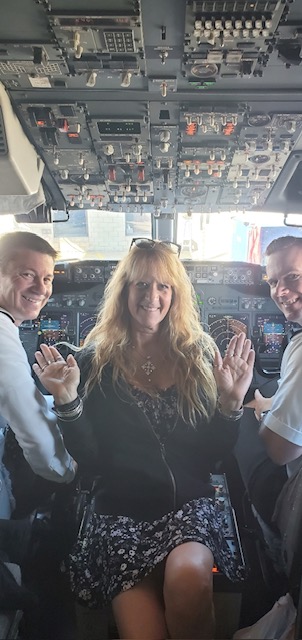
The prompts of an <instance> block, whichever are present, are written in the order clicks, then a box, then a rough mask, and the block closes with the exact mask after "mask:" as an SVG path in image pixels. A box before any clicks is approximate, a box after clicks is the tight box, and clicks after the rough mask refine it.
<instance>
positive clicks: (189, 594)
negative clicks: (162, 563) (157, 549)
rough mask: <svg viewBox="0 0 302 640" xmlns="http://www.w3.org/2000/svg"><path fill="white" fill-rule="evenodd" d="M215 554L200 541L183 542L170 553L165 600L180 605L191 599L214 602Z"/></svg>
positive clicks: (166, 572)
mask: <svg viewBox="0 0 302 640" xmlns="http://www.w3.org/2000/svg"><path fill="white" fill-rule="evenodd" d="M213 562H214V559H213V555H212V552H211V551H210V549H208V548H207V547H205V546H204V545H203V544H200V543H198V542H188V543H185V544H182V545H180V546H178V547H176V548H175V549H173V551H171V553H170V554H169V556H168V558H167V561H166V567H165V575H164V589H163V591H164V599H165V602H166V604H167V601H169V602H170V603H171V602H173V603H174V604H175V605H176V606H179V605H184V606H186V604H185V603H186V602H188V600H190V601H191V602H192V600H196V599H198V600H199V601H200V600H203V601H204V602H205V601H206V600H208V601H211V599H212V595H213V574H212V569H213Z"/></svg>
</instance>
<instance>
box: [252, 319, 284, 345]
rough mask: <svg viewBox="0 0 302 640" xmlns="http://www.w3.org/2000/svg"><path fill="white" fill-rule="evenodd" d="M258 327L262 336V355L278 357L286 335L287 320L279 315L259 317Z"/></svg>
mask: <svg viewBox="0 0 302 640" xmlns="http://www.w3.org/2000/svg"><path fill="white" fill-rule="evenodd" d="M257 326H258V327H259V330H260V334H261V336H262V345H263V349H262V353H267V354H275V355H278V354H279V353H280V351H281V345H282V342H283V338H284V335H285V319H283V318H282V316H280V315H279V314H277V313H276V314H268V315H267V316H262V315H259V316H258V317H257Z"/></svg>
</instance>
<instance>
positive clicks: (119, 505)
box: [60, 354, 240, 521]
mask: <svg viewBox="0 0 302 640" xmlns="http://www.w3.org/2000/svg"><path fill="white" fill-rule="evenodd" d="M79 365H80V368H81V387H83V385H84V384H85V380H86V374H85V372H87V371H88V369H89V361H87V356H86V357H85V358H84V357H83V354H82V355H81V357H80V359H79ZM239 422H240V421H239V420H238V421H236V422H232V421H230V420H226V419H224V418H223V417H222V416H221V414H219V413H218V412H216V413H215V415H214V417H213V418H212V420H211V421H210V422H209V423H206V421H205V420H203V419H202V418H199V420H198V422H197V424H196V427H195V428H194V427H192V426H191V425H190V424H188V423H186V422H185V421H184V420H182V419H181V417H178V418H177V420H176V422H175V425H173V429H172V430H171V432H170V433H169V435H168V437H167V438H166V440H165V443H161V442H160V441H159V439H158V437H157V436H156V434H155V433H154V430H153V429H152V426H151V423H150V421H149V420H148V418H147V416H146V414H145V412H144V411H143V410H142V409H141V408H140V407H139V406H138V404H137V401H136V399H135V398H134V397H133V395H132V394H131V390H130V388H129V387H128V386H127V385H126V384H124V383H121V385H120V386H118V387H116V388H114V387H113V384H112V372H111V368H110V367H107V368H106V369H105V371H104V375H103V380H102V390H101V389H100V387H99V386H97V385H96V386H95V387H94V388H93V390H92V392H91V393H90V395H89V397H88V399H86V400H85V402H84V411H83V414H82V416H81V417H80V418H78V419H77V420H75V421H72V422H61V423H60V427H61V429H62V432H63V435H64V441H65V445H66V447H67V449H68V451H69V452H70V453H71V455H72V456H73V457H74V459H75V460H76V461H77V462H78V464H79V471H80V473H81V472H83V473H89V474H94V475H98V476H101V478H102V490H101V491H100V493H99V495H98V496H97V500H96V510H97V511H98V512H99V513H108V514H112V515H128V516H131V517H133V518H135V519H138V520H148V521H152V520H155V519H156V518H159V517H161V516H162V515H163V514H165V513H167V512H169V511H171V510H173V509H176V508H177V509H178V508H180V507H181V506H182V505H183V504H184V503H186V502H188V501H189V500H192V499H194V498H199V497H202V496H211V495H212V493H213V487H212V486H211V485H210V472H213V471H215V468H214V465H215V462H217V461H218V460H221V459H223V458H224V457H225V455H226V454H227V453H228V452H229V451H231V450H232V448H233V446H234V444H235V442H236V439H237V434H238V427H239Z"/></svg>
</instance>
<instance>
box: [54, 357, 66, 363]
mask: <svg viewBox="0 0 302 640" xmlns="http://www.w3.org/2000/svg"><path fill="white" fill-rule="evenodd" d="M60 360H64V358H63V356H59V357H58V358H56V359H55V362H60Z"/></svg>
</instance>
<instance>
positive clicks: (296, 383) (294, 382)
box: [263, 333, 302, 476]
mask: <svg viewBox="0 0 302 640" xmlns="http://www.w3.org/2000/svg"><path fill="white" fill-rule="evenodd" d="M263 424H264V425H265V426H266V427H267V428H268V429H271V431H273V432H274V433H277V434H278V435H279V436H282V438H285V440H288V441H289V442H292V443H293V444H296V445H298V446H300V447H302V333H298V334H297V335H296V336H294V337H293V338H292V339H291V341H290V343H289V345H288V346H287V347H286V349H285V351H284V355H283V358H282V363H281V369H280V380H279V383H278V390H277V392H276V394H275V396H274V399H273V404H272V407H271V410H270V411H269V412H268V413H267V414H266V416H265V417H264V420H263ZM301 465H302V456H300V457H299V458H297V459H296V460H292V462H289V463H288V464H287V473H288V476H291V475H293V473H294V472H295V471H296V469H298V468H300V466H301Z"/></svg>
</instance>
